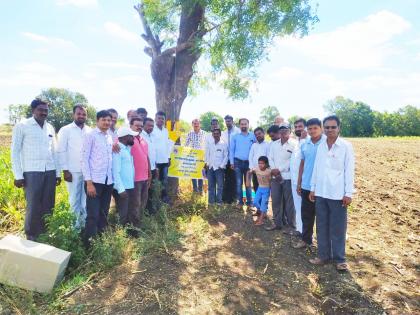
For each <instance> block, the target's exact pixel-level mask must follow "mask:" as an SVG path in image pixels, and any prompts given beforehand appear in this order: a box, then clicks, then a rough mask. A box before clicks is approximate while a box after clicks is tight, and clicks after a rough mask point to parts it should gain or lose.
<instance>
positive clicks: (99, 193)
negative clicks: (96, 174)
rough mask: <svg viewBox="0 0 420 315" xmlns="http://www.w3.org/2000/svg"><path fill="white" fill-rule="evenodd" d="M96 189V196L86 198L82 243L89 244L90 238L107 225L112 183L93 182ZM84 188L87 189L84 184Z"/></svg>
mask: <svg viewBox="0 0 420 315" xmlns="http://www.w3.org/2000/svg"><path fill="white" fill-rule="evenodd" d="M93 185H94V186H95V189H96V197H89V196H87V198H86V211H87V217H86V226H85V234H84V238H83V241H84V244H85V246H89V244H90V239H91V238H92V237H95V236H96V235H97V234H98V233H101V232H103V231H104V230H105V228H106V226H107V225H108V219H107V218H108V212H109V205H110V203H111V195H112V190H113V189H112V188H113V186H114V185H112V184H111V185H107V184H99V183H93ZM85 190H86V191H87V188H86V184H85Z"/></svg>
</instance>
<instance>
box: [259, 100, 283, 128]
mask: <svg viewBox="0 0 420 315" xmlns="http://www.w3.org/2000/svg"><path fill="white" fill-rule="evenodd" d="M279 115H280V112H279V110H278V109H277V107H275V106H268V107H264V108H263V109H262V110H261V113H260V119H259V120H258V123H257V125H258V127H261V128H263V129H264V130H267V129H268V128H269V127H270V126H271V125H273V123H274V119H275V118H276V117H277V116H279Z"/></svg>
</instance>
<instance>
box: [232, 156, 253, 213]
mask: <svg viewBox="0 0 420 315" xmlns="http://www.w3.org/2000/svg"><path fill="white" fill-rule="evenodd" d="M234 165H235V176H236V199H237V200H238V203H239V204H240V205H243V204H244V202H243V192H242V185H243V183H244V182H245V180H246V173H247V172H248V170H249V162H248V161H243V160H239V159H235V163H234ZM245 193H246V204H247V205H248V206H250V205H251V204H252V189H251V187H245Z"/></svg>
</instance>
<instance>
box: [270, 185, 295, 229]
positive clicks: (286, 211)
mask: <svg viewBox="0 0 420 315" xmlns="http://www.w3.org/2000/svg"><path fill="white" fill-rule="evenodd" d="M271 200H272V208H273V220H274V224H275V225H276V226H277V227H283V226H288V227H291V228H293V229H296V210H295V205H294V203H293V194H292V181H291V180H290V179H286V180H280V179H273V180H272V181H271Z"/></svg>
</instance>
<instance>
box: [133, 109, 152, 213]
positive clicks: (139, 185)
mask: <svg viewBox="0 0 420 315" xmlns="http://www.w3.org/2000/svg"><path fill="white" fill-rule="evenodd" d="M130 128H131V129H132V130H133V131H135V132H138V133H139V135H138V136H135V137H134V145H133V146H132V147H131V155H132V156H133V160H134V193H133V195H134V196H136V198H135V202H134V203H135V207H136V208H137V209H138V213H139V220H141V216H142V214H143V210H144V208H145V207H146V204H147V198H148V190H149V187H150V183H151V180H152V172H151V171H150V161H149V157H148V153H149V148H148V145H147V142H146V140H144V139H143V138H142V136H141V135H140V134H141V132H142V129H143V120H141V118H138V117H135V118H133V119H131V121H130Z"/></svg>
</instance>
